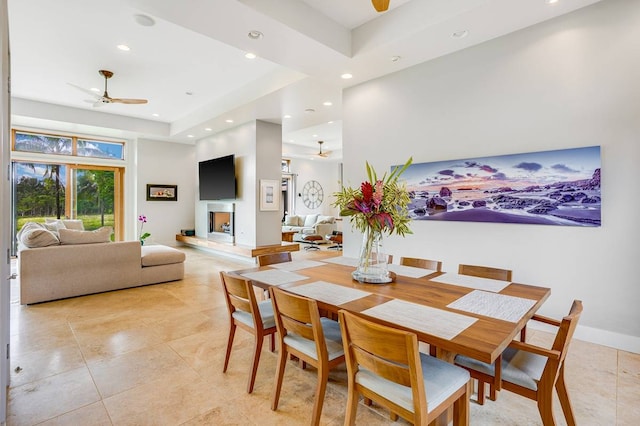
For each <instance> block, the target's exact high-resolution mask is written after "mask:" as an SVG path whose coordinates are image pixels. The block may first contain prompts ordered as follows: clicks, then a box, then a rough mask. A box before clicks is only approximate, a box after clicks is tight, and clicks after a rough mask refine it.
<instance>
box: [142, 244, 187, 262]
mask: <svg viewBox="0 0 640 426" xmlns="http://www.w3.org/2000/svg"><path fill="white" fill-rule="evenodd" d="M141 255H142V258H141V260H142V266H143V267H144V266H157V265H168V264H171V263H181V262H184V260H185V259H186V256H185V255H184V253H183V252H181V251H180V250H176V249H174V248H171V247H167V246H161V245H154V246H142V248H141Z"/></svg>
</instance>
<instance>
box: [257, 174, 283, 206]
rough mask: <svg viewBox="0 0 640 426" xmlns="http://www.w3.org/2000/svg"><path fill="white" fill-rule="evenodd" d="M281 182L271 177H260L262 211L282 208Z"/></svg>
mask: <svg viewBox="0 0 640 426" xmlns="http://www.w3.org/2000/svg"><path fill="white" fill-rule="evenodd" d="M281 185H282V184H281V182H280V181H277V180H271V179H260V211H263V212H268V211H278V210H280V188H281Z"/></svg>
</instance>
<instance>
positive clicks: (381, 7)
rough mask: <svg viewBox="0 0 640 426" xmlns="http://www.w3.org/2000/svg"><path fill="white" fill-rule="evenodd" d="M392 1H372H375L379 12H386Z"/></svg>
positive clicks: (374, 5)
mask: <svg viewBox="0 0 640 426" xmlns="http://www.w3.org/2000/svg"><path fill="white" fill-rule="evenodd" d="M390 2H391V0H371V3H373V7H374V8H375V9H376V10H377V11H378V12H386V11H387V9H389V3H390Z"/></svg>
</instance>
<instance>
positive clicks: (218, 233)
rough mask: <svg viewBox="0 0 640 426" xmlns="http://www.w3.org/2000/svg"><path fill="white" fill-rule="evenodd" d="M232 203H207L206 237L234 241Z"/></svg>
mask: <svg viewBox="0 0 640 426" xmlns="http://www.w3.org/2000/svg"><path fill="white" fill-rule="evenodd" d="M234 216H235V204H234V203H207V223H208V225H207V239H208V240H211V241H224V242H229V243H233V242H235V232H234V221H235V217H234Z"/></svg>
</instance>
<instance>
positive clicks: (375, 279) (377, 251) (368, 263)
mask: <svg viewBox="0 0 640 426" xmlns="http://www.w3.org/2000/svg"><path fill="white" fill-rule="evenodd" d="M387 260H388V256H387V254H385V253H384V251H383V245H382V232H380V231H376V230H373V229H371V228H367V229H366V230H365V232H364V234H363V235H362V247H361V248H360V258H359V261H358V268H357V269H356V270H355V271H353V273H352V274H351V276H352V277H353V279H354V280H356V281H359V282H362V283H374V284H381V283H389V282H391V281H392V279H391V277H390V276H389V269H388V268H387Z"/></svg>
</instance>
